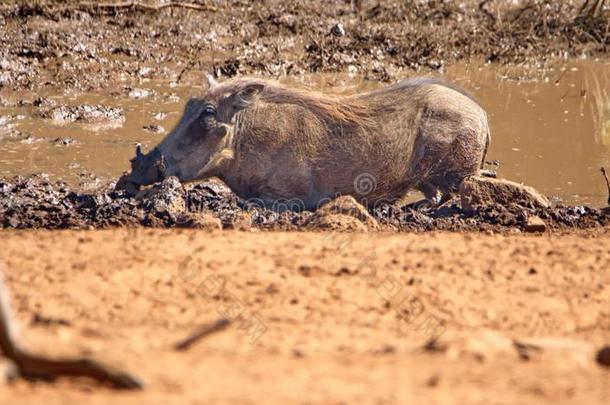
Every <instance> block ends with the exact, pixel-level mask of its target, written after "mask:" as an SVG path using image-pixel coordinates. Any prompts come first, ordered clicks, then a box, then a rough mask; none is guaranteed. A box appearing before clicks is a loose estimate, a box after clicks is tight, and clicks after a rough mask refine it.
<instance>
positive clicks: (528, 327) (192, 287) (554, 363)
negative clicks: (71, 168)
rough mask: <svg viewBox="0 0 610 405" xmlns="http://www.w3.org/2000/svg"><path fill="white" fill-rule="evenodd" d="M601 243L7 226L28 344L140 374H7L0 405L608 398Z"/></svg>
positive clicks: (606, 274)
mask: <svg viewBox="0 0 610 405" xmlns="http://www.w3.org/2000/svg"><path fill="white" fill-rule="evenodd" d="M609 244H610V234H609V233H608V231H607V229H606V230H597V231H588V232H584V231H579V232H576V233H571V234H566V235H558V234H554V235H545V236H534V235H531V236H529V235H494V234H477V233H462V234H458V233H435V232H432V233H426V234H396V233H394V234H366V233H360V234H335V233H304V232H292V233H283V232H238V231H215V232H212V233H209V232H208V233H206V232H203V231H196V230H144V229H116V230H105V231H63V232H62V231H2V232H0V246H1V249H0V261H1V262H2V263H3V266H4V272H5V274H6V278H7V283H8V285H9V287H10V288H11V290H12V294H13V303H14V307H15V312H16V314H17V317H18V319H19V321H20V323H21V325H22V328H21V329H22V331H21V333H22V335H23V336H24V337H25V339H26V341H27V346H28V347H30V348H33V349H35V350H37V351H39V352H44V353H48V354H54V355H55V354H57V355H59V354H69V353H72V354H87V355H92V356H94V357H96V358H98V359H102V360H105V361H107V362H109V363H111V364H115V365H120V366H124V367H126V368H127V369H129V370H130V371H132V372H134V373H137V374H138V375H139V376H140V377H141V378H142V379H143V380H144V381H145V382H146V384H147V386H146V389H145V390H144V391H141V392H116V391H113V390H111V389H109V388H106V387H102V386H99V385H97V384H96V383H94V382H92V381H89V380H86V379H80V380H79V379H61V380H59V381H57V382H55V383H46V382H36V383H30V382H24V381H17V382H14V383H11V384H9V385H5V386H0V403H17V402H19V403H41V402H43V401H44V402H45V403H46V404H55V403H83V402H84V401H87V403H89V404H97V403H99V404H105V403H109V402H110V401H113V402H114V403H151V404H152V403H169V402H171V403H286V402H289V403H295V402H296V403H325V404H328V403H354V402H359V403H384V404H385V403H439V404H448V403H461V404H465V403H481V404H500V403H536V404H539V403H575V404H576V403H588V404H594V403H607V402H605V401H607V398H608V396H609V395H610V368H607V367H604V366H601V365H599V364H597V363H596V361H595V353H596V351H597V350H598V349H599V348H601V347H602V346H604V345H605V344H608V343H610V307H609V306H608V297H609V296H610V290H609V288H610V287H609V285H610V251H609V250H608V248H607V247H608V246H609ZM101 246H103V249H102V248H100V247H101ZM222 316H225V317H228V318H230V319H232V320H233V321H234V322H233V323H232V324H231V326H230V327H229V328H228V329H225V330H223V331H220V332H218V333H216V334H214V335H212V336H209V337H207V338H206V339H205V340H203V341H200V342H199V343H198V344H196V345H195V346H193V347H191V349H190V350H188V351H183V352H179V351H176V350H174V349H173V345H174V344H175V343H176V342H177V341H179V340H181V339H183V338H185V337H186V336H188V335H189V334H190V333H192V332H193V331H194V330H196V329H197V327H199V326H200V325H202V324H205V323H206V322H213V321H215V320H216V319H218V318H220V317H222ZM431 339H436V341H435V343H434V344H431V343H430V342H431ZM427 343H428V344H427ZM426 344H427V345H426Z"/></svg>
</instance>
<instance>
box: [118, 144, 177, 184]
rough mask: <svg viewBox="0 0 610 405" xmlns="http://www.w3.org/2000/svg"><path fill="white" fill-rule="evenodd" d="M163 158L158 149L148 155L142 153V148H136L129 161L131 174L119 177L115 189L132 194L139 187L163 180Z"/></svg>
mask: <svg viewBox="0 0 610 405" xmlns="http://www.w3.org/2000/svg"><path fill="white" fill-rule="evenodd" d="M165 171H166V169H165V158H164V157H163V155H162V154H161V151H160V150H159V148H155V149H153V150H152V151H151V152H150V153H148V154H146V155H145V154H143V153H142V147H141V146H140V145H139V144H138V145H137V146H136V156H135V157H134V158H133V159H131V173H129V174H127V175H125V176H123V177H121V178H120V179H119V181H118V182H117V185H116V188H117V189H124V190H127V191H131V192H134V191H136V190H137V189H138V188H139V187H140V186H147V185H149V184H153V183H156V182H158V181H161V180H163V179H164V178H165Z"/></svg>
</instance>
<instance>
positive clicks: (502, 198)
mask: <svg viewBox="0 0 610 405" xmlns="http://www.w3.org/2000/svg"><path fill="white" fill-rule="evenodd" d="M460 196H461V204H462V208H463V209H464V210H465V211H468V212H476V210H477V208H478V207H482V206H489V205H493V204H500V205H504V206H506V205H509V204H517V205H520V206H522V207H532V208H548V207H549V206H550V202H549V200H548V199H547V198H546V197H545V196H543V195H542V194H540V193H539V192H538V191H536V190H535V189H534V188H533V187H529V186H525V185H523V184H519V183H515V182H513V181H509V180H504V179H496V178H490V177H479V176H471V177H468V178H466V179H465V180H464V181H463V182H462V184H461V186H460Z"/></svg>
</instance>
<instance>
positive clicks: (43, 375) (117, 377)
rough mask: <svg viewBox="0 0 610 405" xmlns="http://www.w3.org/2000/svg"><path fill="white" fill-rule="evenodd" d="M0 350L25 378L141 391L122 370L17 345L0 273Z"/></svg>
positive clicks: (135, 378) (90, 360) (91, 361)
mask: <svg viewBox="0 0 610 405" xmlns="http://www.w3.org/2000/svg"><path fill="white" fill-rule="evenodd" d="M0 350H2V353H3V354H4V356H6V357H7V358H8V359H9V360H10V361H11V362H12V363H13V364H14V365H15V366H16V370H17V372H18V373H19V375H20V376H22V377H24V378H27V379H46V380H54V379H55V378H57V377H60V376H79V377H90V378H93V379H95V380H98V381H100V382H106V383H110V384H111V385H113V386H114V387H115V388H120V389H140V388H142V387H143V384H142V383H141V382H140V380H139V379H138V378H137V377H135V376H133V375H131V374H129V373H126V372H124V371H122V370H119V369H116V368H113V367H110V366H107V365H104V364H102V363H100V362H98V361H96V360H92V359H89V358H85V357H81V358H78V357H75V358H64V359H50V358H46V357H43V356H40V355H36V354H32V353H29V352H28V351H27V350H25V349H23V348H22V347H20V345H19V343H18V338H17V333H16V330H15V323H14V320H13V318H12V314H11V309H10V300H9V292H8V289H7V288H6V286H5V284H4V279H3V277H2V273H1V272H0Z"/></svg>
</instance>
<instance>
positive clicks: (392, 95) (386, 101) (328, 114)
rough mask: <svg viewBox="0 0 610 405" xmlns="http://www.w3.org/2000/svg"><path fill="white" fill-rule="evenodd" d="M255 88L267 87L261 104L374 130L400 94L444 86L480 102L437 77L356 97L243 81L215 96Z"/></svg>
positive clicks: (222, 88) (407, 81)
mask: <svg viewBox="0 0 610 405" xmlns="http://www.w3.org/2000/svg"><path fill="white" fill-rule="evenodd" d="M251 85H263V86H264V90H263V91H262V92H261V93H260V94H258V96H257V97H258V100H260V101H263V102H266V103H275V104H294V105H299V106H302V107H304V108H306V109H308V110H310V111H313V112H315V113H316V114H317V115H318V116H319V117H322V118H324V119H325V120H326V121H328V122H330V123H345V124H352V125H356V126H361V127H365V126H374V125H375V118H376V117H377V116H378V115H380V114H381V115H382V114H383V113H384V111H386V108H387V106H388V105H392V104H393V102H395V101H396V95H397V93H400V94H401V95H402V96H403V97H404V96H406V97H409V94H413V93H415V92H416V91H417V90H418V89H421V88H422V87H426V86H431V85H440V86H443V87H447V88H449V89H452V90H454V91H456V92H458V93H460V94H462V95H464V96H466V97H468V98H469V99H471V100H473V101H475V102H476V100H475V99H474V97H473V96H472V95H470V94H469V93H467V92H466V91H465V90H463V89H461V88H459V87H457V86H455V85H452V84H450V83H447V82H445V81H444V80H442V79H438V78H433V77H416V78H411V79H405V80H401V81H399V82H397V83H395V84H393V85H390V86H386V87H382V88H380V89H377V90H373V91H370V92H365V93H357V94H353V95H340V96H335V95H330V94H327V93H323V92H318V91H312V90H309V89H305V88H300V87H293V86H291V87H288V86H285V85H282V84H280V83H278V82H274V81H271V80H263V79H257V78H240V79H234V80H231V81H228V82H225V83H222V84H220V85H219V86H218V87H216V88H214V89H213V90H214V92H219V93H220V94H226V93H231V94H233V93H237V92H239V91H240V90H243V89H245V88H247V87H248V86H251Z"/></svg>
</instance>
